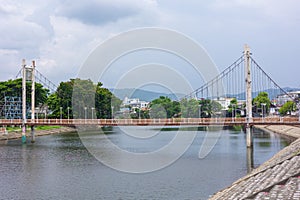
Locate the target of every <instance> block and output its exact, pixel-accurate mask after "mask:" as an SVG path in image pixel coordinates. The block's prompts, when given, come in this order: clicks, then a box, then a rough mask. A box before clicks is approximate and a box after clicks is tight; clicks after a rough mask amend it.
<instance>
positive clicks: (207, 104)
mask: <svg viewBox="0 0 300 200" xmlns="http://www.w3.org/2000/svg"><path fill="white" fill-rule="evenodd" d="M199 106H200V110H201V117H204V118H209V117H213V116H217V115H218V114H219V113H220V112H221V110H222V105H221V104H220V103H218V102H216V101H212V100H210V99H201V100H199Z"/></svg>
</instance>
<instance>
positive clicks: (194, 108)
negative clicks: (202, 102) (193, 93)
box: [180, 99, 199, 118]
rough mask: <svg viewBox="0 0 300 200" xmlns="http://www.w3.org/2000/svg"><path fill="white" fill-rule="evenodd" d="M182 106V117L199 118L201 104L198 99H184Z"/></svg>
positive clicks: (181, 102)
mask: <svg viewBox="0 0 300 200" xmlns="http://www.w3.org/2000/svg"><path fill="white" fill-rule="evenodd" d="M180 104H181V116H182V117H184V118H197V117H198V116H199V102H198V101H197V100H196V99H189V100H188V99H183V100H181V101H180Z"/></svg>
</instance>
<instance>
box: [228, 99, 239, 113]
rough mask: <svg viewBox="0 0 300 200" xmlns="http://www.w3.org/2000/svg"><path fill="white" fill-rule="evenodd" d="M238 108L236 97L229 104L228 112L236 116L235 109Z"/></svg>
mask: <svg viewBox="0 0 300 200" xmlns="http://www.w3.org/2000/svg"><path fill="white" fill-rule="evenodd" d="M235 109H237V99H236V98H233V99H232V100H231V101H230V104H229V106H228V113H230V116H231V117H232V116H234V114H235V113H234V110H235Z"/></svg>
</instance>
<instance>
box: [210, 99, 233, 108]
mask: <svg viewBox="0 0 300 200" xmlns="http://www.w3.org/2000/svg"><path fill="white" fill-rule="evenodd" d="M231 100H233V98H227V97H221V98H219V99H215V100H214V101H216V102H218V103H219V104H221V106H222V109H223V110H228V106H229V105H230V102H231Z"/></svg>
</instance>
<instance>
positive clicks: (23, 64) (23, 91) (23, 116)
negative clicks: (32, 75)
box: [22, 59, 27, 143]
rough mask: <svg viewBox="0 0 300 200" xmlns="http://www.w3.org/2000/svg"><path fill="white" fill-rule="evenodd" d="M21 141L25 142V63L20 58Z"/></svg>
mask: <svg viewBox="0 0 300 200" xmlns="http://www.w3.org/2000/svg"><path fill="white" fill-rule="evenodd" d="M22 74H23V76H22V143H26V122H27V121H26V63H25V59H23V60H22Z"/></svg>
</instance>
